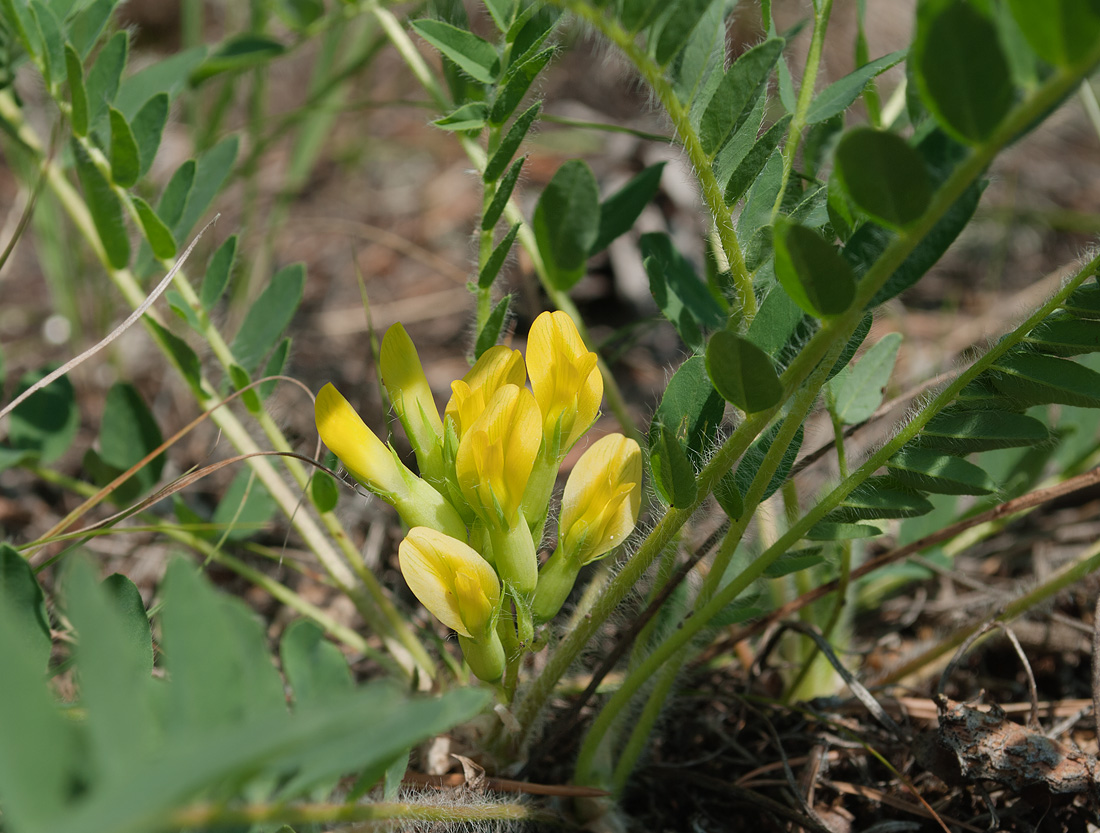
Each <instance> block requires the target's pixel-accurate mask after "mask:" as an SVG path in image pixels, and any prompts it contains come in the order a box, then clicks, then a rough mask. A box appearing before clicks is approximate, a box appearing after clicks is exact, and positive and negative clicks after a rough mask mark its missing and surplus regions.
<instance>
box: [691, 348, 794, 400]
mask: <svg viewBox="0 0 1100 833" xmlns="http://www.w3.org/2000/svg"><path fill="white" fill-rule="evenodd" d="M707 374H708V375H709V376H710V380H711V382H713V383H714V388H715V390H717V391H718V392H719V393H720V394H721V395H722V398H723V399H725V400H726V401H727V402H731V403H732V404H734V405H736V406H737V407H738V408H740V409H741V410H742V411H745V412H746V413H750V414H751V413H756V412H757V411H765V410H767V409H768V408H770V407H772V406H773V405H775V404H776V403H777V402H779V400H780V398H781V397H782V395H783V385H782V384H781V383H780V381H779V376H778V375H777V374H776V372H775V365H774V364H772V360H771V358H769V357H768V354H767V353H765V352H764V351H763V350H761V349H760V348H759V347H757V346H756V345H755V344H753V343H752V342H751V341H749V340H748V339H746V338H742V337H741V336H739V335H736V334H735V333H731V332H729V331H728V330H720V331H719V332H717V333H715V334H714V335H713V336H711V339H710V342H709V343H708V344H707Z"/></svg>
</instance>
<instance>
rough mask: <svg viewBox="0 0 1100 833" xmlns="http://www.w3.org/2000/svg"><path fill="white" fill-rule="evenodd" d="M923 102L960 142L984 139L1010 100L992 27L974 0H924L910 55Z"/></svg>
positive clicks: (1009, 80)
mask: <svg viewBox="0 0 1100 833" xmlns="http://www.w3.org/2000/svg"><path fill="white" fill-rule="evenodd" d="M911 62H912V67H913V69H914V75H915V77H916V82H917V88H918V89H919V91H920V96H921V100H922V101H923V102H924V104H925V106H926V107H927V108H928V109H929V111H931V112H932V114H933V115H935V117H936V120H937V121H938V122H939V123H940V124H941V125H943V127H944V128H945V129H946V130H948V131H949V132H950V133H951V134H952V135H954V136H956V137H957V138H959V139H961V140H962V141H965V142H973V143H977V142H982V141H985V140H986V139H988V138H989V137H990V136H991V135H992V134H993V131H994V130H996V128H997V126H998V125H999V124H1000V123H1001V121H1002V120H1003V119H1004V117H1005V116H1006V115H1007V114H1008V111H1009V109H1010V108H1011V107H1012V103H1013V100H1014V99H1015V95H1016V91H1015V90H1014V89H1013V86H1012V75H1011V73H1010V71H1009V66H1008V62H1007V60H1006V59H1005V56H1004V52H1003V51H1002V49H1001V45H1000V42H999V40H998V37H997V28H996V26H994V24H993V22H992V21H991V20H990V19H989V18H988V17H986V16H985V15H984V14H983V13H982V12H981V11H980V10H979V9H978V7H977V6H976V5H975V4H974V3H970V2H966V0H925V2H923V3H921V4H919V6H918V8H917V35H916V39H915V40H914V42H913V56H912V59H911Z"/></svg>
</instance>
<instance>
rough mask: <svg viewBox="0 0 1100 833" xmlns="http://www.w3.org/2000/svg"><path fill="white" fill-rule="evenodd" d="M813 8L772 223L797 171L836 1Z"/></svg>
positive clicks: (824, 1) (784, 149) (825, 1)
mask: <svg viewBox="0 0 1100 833" xmlns="http://www.w3.org/2000/svg"><path fill="white" fill-rule="evenodd" d="M814 6H815V10H814V31H813V35H811V36H810V51H809V52H808V53H807V54H806V68H805V69H804V70H803V72H802V83H801V84H800V85H799V88H798V101H797V102H796V103H795V108H794V114H793V115H792V117H791V124H790V127H789V128H788V130H787V143H786V144H785V145H783V177H782V179H781V180H780V183H779V193H778V194H777V195H776V198H775V205H774V206H772V221H773V222H774V220H775V217H776V215H777V214H778V213H779V209H780V207H781V206H782V205H783V195H784V194H785V193H786V192H787V183H788V182H790V179H791V171H792V170H794V157H795V154H796V153H798V145H799V142H800V140H801V138H802V131H803V130H804V129H805V127H806V114H807V113H809V112H810V104H812V103H813V100H814V85H815V84H816V83H817V72H818V70H819V69H820V67H821V50H822V48H823V47H824V46H825V30H826V29H828V28H829V16H830V14H832V11H833V0H822V2H821V4H820V5H818V4H817V3H814Z"/></svg>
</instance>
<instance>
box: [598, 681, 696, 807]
mask: <svg viewBox="0 0 1100 833" xmlns="http://www.w3.org/2000/svg"><path fill="white" fill-rule="evenodd" d="M682 667H683V660H680V661H677V662H670V663H668V665H666V666H665V667H664V668H663V669H662V670H661V674H660V676H659V677H658V678H657V683H656V684H655V685H654V686H653V690H652V691H651V692H650V693H649V697H647V698H646V702H645V706H644V707H643V708H642V711H641V713H640V714H638V716H637V717H636V718H635V723H634V728H633V729H631V732H630V737H629V738H628V739H627V742H626V746H624V747H623V751H622V753H621V754H620V755H619V760H618V762H617V763H616V764H615V771H614V772H613V773H612V775H611V790H612V792H613V793H614V795H615V796H621V795H622V792H623V789H624V788H625V787H626V782H627V781H628V780H629V779H630V773H632V772H633V771H634V765H635V764H636V763H637V762H638V758H640V757H641V755H642V753H643V752H644V751H645V748H646V744H647V743H648V742H649V734H650V732H652V731H653V726H654V724H655V723H656V722H657V718H658V717H660V716H661V710H662V709H663V708H664V705H665V703H666V702H667V701H668V696H669V692H670V691H671V690H672V686H673V684H674V683H675V682H676V678H677V677H678V676H679V674H680V669H681V668H682Z"/></svg>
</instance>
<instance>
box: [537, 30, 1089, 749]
mask: <svg viewBox="0 0 1100 833" xmlns="http://www.w3.org/2000/svg"><path fill="white" fill-rule="evenodd" d="M1097 62H1100V43H1098V44H1097V46H1096V47H1095V48H1094V50H1093V52H1092V53H1091V54H1090V55H1089V57H1088V59H1087V60H1085V61H1083V62H1082V63H1081V64H1080V65H1079V66H1078V67H1077V68H1075V69H1074V70H1061V71H1059V72H1057V73H1055V74H1054V75H1052V76H1051V77H1050V78H1049V79H1048V80H1047V83H1046V84H1044V85H1043V86H1042V87H1040V88H1039V89H1038V90H1037V91H1036V93H1035V94H1034V95H1033V96H1031V97H1030V98H1028V99H1027V100H1025V101H1024V102H1022V103H1021V104H1020V105H1019V106H1018V107H1017V108H1016V109H1015V110H1014V111H1013V112H1012V114H1011V115H1010V117H1009V118H1007V119H1006V120H1005V122H1004V123H1003V124H1002V125H1001V126H1000V127H999V128H998V129H997V131H996V132H995V133H994V135H993V136H992V137H990V139H989V140H988V141H987V142H986V143H985V144H984V145H980V146H978V147H977V148H975V149H974V151H973V152H972V153H971V155H970V156H969V157H967V158H966V159H965V160H963V161H962V162H961V163H960V164H959V165H958V167H956V169H955V170H954V171H953V172H952V174H951V175H950V176H949V177H948V179H947V181H946V182H945V183H944V184H943V185H942V186H941V187H940V189H939V190H938V191H937V192H936V194H935V195H934V197H933V199H932V202H931V203H930V205H929V206H928V209H927V210H926V211H925V213H924V215H923V216H922V217H921V218H920V219H918V220H917V221H916V222H915V223H914V224H913V226H912V227H910V229H908V230H907V231H905V232H902V233H900V234H899V235H898V236H897V237H896V238H895V239H894V240H893V241H892V242H891V243H890V245H889V246H887V248H886V250H885V251H884V252H883V254H882V255H881V256H880V257H879V259H878V260H876V261H875V263H874V264H873V265H872V266H871V267H870V269H868V270H867V272H866V274H865V275H864V276H863V279H862V280H861V281H860V284H859V287H858V289H857V292H856V298H855V300H854V302H853V304H852V306H851V308H850V309H849V311H848V312H846V313H844V314H843V315H840V316H837V317H836V318H834V319H832V320H830V321H828V322H826V323H825V324H824V325H823V326H822V328H821V329H820V330H819V331H818V332H817V333H816V334H815V335H814V336H813V337H812V338H811V339H810V341H809V343H808V344H806V346H805V347H804V348H803V349H802V351H801V352H800V353H799V354H798V356H796V357H795V359H794V361H793V362H792V363H791V364H790V366H789V367H788V368H787V370H786V371H784V373H783V375H782V377H781V381H782V383H783V396H782V400H781V402H780V404H778V405H776V406H775V407H774V408H772V409H770V410H768V411H763V412H760V413H757V414H753V415H751V416H749V417H747V418H746V420H745V421H744V422H743V423H742V424H741V426H740V427H739V428H738V429H737V430H736V431H735V432H734V433H733V435H732V436H731V437H730V438H729V439H728V440H726V442H725V443H724V444H723V445H722V447H721V448H719V450H718V452H717V453H716V454H715V456H714V457H713V458H712V460H711V462H710V464H708V465H707V466H706V467H705V468H704V469H703V471H702V472H701V473H700V476H699V494H700V497H699V498H698V499H697V501H696V502H695V503H693V504H692V505H691V506H690V507H686V508H685V509H671V510H669V511H667V512H666V513H665V515H664V516H663V517H662V518H661V519H660V520H659V521H658V523H657V525H656V527H655V528H654V529H653V531H652V532H651V533H650V534H649V536H648V537H647V538H646V539H645V540H644V541H643V542H642V543H641V545H640V546H639V548H638V550H637V551H636V552H635V553H634V554H633V555H632V556H630V558H628V559H627V561H626V562H625V563H624V565H623V569H622V571H621V572H620V573H619V574H618V575H617V576H616V577H615V578H614V579H612V581H611V582H609V584H608V586H607V588H606V590H605V592H604V593H603V595H601V596H600V598H599V599H598V600H597V602H596V604H595V605H594V606H593V608H592V611H591V613H590V615H589V616H588V617H587V618H585V619H584V621H582V622H580V623H578V626H577V628H575V629H574V630H573V631H571V632H570V633H569V634H568V635H567V636H566V637H565V639H563V640H562V642H561V643H560V644H559V645H558V647H557V649H556V650H555V651H554V653H552V654H551V655H550V657H549V658H548V660H547V662H546V665H545V666H544V667H543V670H542V673H541V674H540V675H539V676H538V677H537V678H536V679H535V680H534V682H533V683H532V686H531V688H530V689H529V690H528V691H527V693H526V696H525V697H524V698H523V700H522V702H521V703H520V705H519V707H518V709H517V710H516V716H517V718H518V719H519V721H520V724H521V726H522V728H523V732H524V733H526V732H529V731H530V727H531V725H532V723H533V722H534V720H535V718H536V717H537V716H538V714H539V712H540V711H541V709H542V706H543V705H544V704H545V702H546V699H547V698H548V697H549V696H550V693H551V692H552V691H553V688H554V686H555V685H556V683H557V681H558V680H559V679H560V678H561V676H562V675H563V674H564V673H565V672H566V671H567V670H568V668H569V666H570V665H572V663H573V661H574V660H575V659H576V658H577V657H578V656H579V655H580V653H581V651H582V650H583V649H584V648H585V647H586V645H587V644H588V642H589V640H590V639H591V638H592V636H593V635H594V634H595V633H596V631H597V630H598V629H599V628H600V627H601V626H602V625H603V622H604V621H605V620H606V618H607V617H608V616H609V615H610V614H611V612H612V611H613V610H614V609H615V608H616V607H617V606H618V604H619V603H620V602H621V601H622V600H623V599H624V598H626V596H627V595H628V594H629V593H630V592H631V590H632V588H633V585H634V583H635V582H637V581H638V580H639V579H640V578H641V577H642V575H643V574H644V573H645V571H646V569H648V567H649V565H650V564H651V563H652V561H653V559H654V558H656V556H657V554H658V553H660V551H661V549H662V548H663V547H664V546H665V545H666V544H667V543H668V541H669V540H670V539H671V537H672V536H673V535H674V534H675V533H676V531H677V530H679V528H680V527H681V526H682V525H683V524H684V523H685V522H686V521H687V519H688V518H689V517H690V516H691V514H692V512H694V511H695V510H696V509H697V508H698V506H699V505H700V503H701V502H702V500H703V498H704V497H705V496H706V495H707V494H708V493H709V492H710V490H711V489H713V487H714V485H715V483H716V482H717V480H718V478H719V477H720V476H721V475H722V474H724V473H725V472H726V471H728V470H729V468H730V466H732V464H733V463H734V462H735V461H736V460H737V459H738V458H739V457H740V456H741V454H742V453H744V451H745V449H746V448H748V444H749V442H751V440H752V439H753V438H754V437H755V436H756V435H757V434H758V433H759V432H760V431H761V430H762V429H763V428H764V427H765V426H766V425H767V424H768V423H769V422H770V421H771V418H772V417H773V416H774V415H775V413H777V412H778V410H779V407H780V405H781V404H782V402H785V401H786V400H787V399H788V398H790V397H791V396H792V395H793V394H794V392H795V391H796V390H797V389H798V388H799V387H800V386H801V385H802V383H803V382H804V381H805V380H806V378H807V377H808V376H809V375H810V373H811V372H812V371H813V369H814V367H815V366H816V365H817V363H818V361H819V359H820V357H821V356H823V355H826V354H827V353H828V352H829V350H830V348H832V347H833V346H834V345H836V344H837V343H843V342H844V341H847V339H848V338H850V337H851V334H852V333H853V332H854V331H855V327H856V325H857V323H858V321H859V319H860V318H861V317H862V315H863V310H864V309H865V308H866V307H867V305H868V304H869V303H870V301H871V299H872V298H873V297H874V296H875V294H876V293H877V292H878V291H879V289H880V288H881V287H882V286H883V285H884V284H885V283H886V281H887V279H888V278H889V277H890V276H891V275H892V274H893V273H894V272H895V271H896V270H897V269H898V267H899V266H901V264H902V263H903V262H904V261H905V259H906V258H907V257H908V256H909V254H910V253H911V252H912V251H913V249H915V248H916V246H917V244H918V243H920V241H921V240H923V239H924V237H925V236H926V235H927V234H928V233H929V231H931V229H932V228H933V226H935V224H936V223H937V222H938V221H939V220H940V218H942V217H943V215H944V214H945V213H946V212H947V210H948V209H949V208H950V207H951V206H952V205H954V203H955V201H956V200H957V199H958V198H959V197H960V196H961V195H962V194H963V192H964V191H965V190H966V189H967V188H968V187H969V186H970V184H971V183H972V182H973V181H974V180H975V179H976V178H977V177H978V176H979V175H980V174H981V172H982V171H984V170H985V168H986V167H987V166H988V164H989V163H990V162H991V161H992V159H993V157H994V156H996V154H997V153H998V151H999V150H1000V149H1001V148H1003V147H1004V146H1005V145H1007V144H1008V143H1009V142H1010V141H1012V140H1013V139H1014V138H1015V137H1016V136H1017V134H1018V133H1020V132H1022V131H1024V130H1026V129H1027V127H1028V126H1029V125H1031V124H1032V123H1033V122H1034V121H1035V120H1036V119H1038V118H1040V117H1041V116H1042V115H1043V114H1044V113H1045V112H1047V110H1049V109H1050V108H1052V107H1053V106H1054V105H1055V104H1056V103H1057V102H1058V101H1060V100H1061V99H1062V98H1064V97H1065V96H1066V95H1068V94H1069V93H1070V92H1071V91H1072V90H1073V89H1074V88H1075V87H1076V85H1077V84H1078V83H1079V81H1080V79H1081V77H1082V76H1083V75H1085V74H1086V73H1087V72H1088V71H1089V70H1090V69H1091V67H1093V66H1095V64H1096V63H1097ZM1082 280H1084V277H1083V275H1082V276H1079V277H1078V280H1077V281H1076V283H1079V282H1080V281H1082ZM1059 295H1060V296H1061V298H1064V297H1065V295H1064V294H1062V293H1059ZM1059 300H1060V299H1059ZM1053 308H1054V307H1053V306H1052V305H1044V307H1043V308H1042V310H1041V311H1040V312H1041V313H1042V315H1045V314H1047V313H1048V312H1049V310H1050V309H1053ZM1031 320H1032V319H1029V321H1031ZM1038 320H1040V319H1039V318H1036V319H1034V321H1033V323H1032V326H1034V323H1035V322H1037V321H1038ZM1002 344H1004V343H1002ZM1000 347H1001V345H998V348H997V349H998V350H1000ZM1005 349H1007V347H1006V348H1005ZM997 355H1000V353H999V352H998V353H997ZM990 361H992V359H990ZM986 366H987V363H985V361H984V360H983V361H981V362H979V363H978V364H977V365H975V366H974V368H972V371H974V370H976V371H977V372H980V371H981V370H984V369H985V367H986ZM977 372H974V373H971V372H969V371H968V373H967V374H966V377H967V378H966V381H969V379H970V378H973V376H975V375H977ZM957 389H961V385H959V386H958V388H957ZM955 390H956V387H955V386H954V385H953V386H952V387H951V388H950V389H949V391H950V395H951V396H954V392H955ZM949 398H950V397H948V398H947V399H942V400H941V398H940V397H937V399H936V400H935V402H937V403H939V404H938V408H942V407H943V405H944V404H945V403H946V402H947V401H949ZM931 413H934V411H929V412H926V414H927V416H926V419H925V421H927V419H928V418H931ZM913 425H915V423H913ZM922 425H923V423H921V425H917V426H916V427H913V429H912V433H909V434H908V436H907V437H906V440H907V439H909V438H910V437H911V436H913V435H914V434H915V433H916V431H918V430H919V428H920V427H921V426H922ZM891 446H893V443H891ZM897 447H898V448H900V444H898V445H897ZM890 453H891V454H892V453H893V450H891V452H890ZM888 456H889V455H885V456H881V455H875V458H873V459H874V460H877V462H875V466H874V467H875V468H877V467H878V466H879V465H881V462H882V461H884V460H885V459H886V458H887V457H888ZM873 470H874V469H873V468H872V469H871V471H873ZM867 474H869V472H866V473H864V471H863V469H862V468H861V469H860V471H859V472H857V476H858V478H859V479H858V480H855V479H850V480H849V481H846V482H845V483H844V484H842V485H841V487H838V489H837V490H836V491H834V493H833V494H831V495H829V496H828V497H827V498H826V499H825V501H823V502H822V503H821V504H819V505H818V507H816V508H815V509H813V510H811V512H810V514H808V515H806V516H804V518H803V520H802V521H801V522H799V523H798V524H796V525H795V526H794V527H792V528H791V530H789V531H788V533H787V534H786V535H784V536H783V537H781V538H780V539H779V541H778V542H777V543H776V544H775V545H774V546H773V547H772V548H770V549H769V550H768V551H767V552H766V553H765V555H764V556H762V557H761V558H760V560H758V561H757V562H756V563H754V565H753V567H752V568H751V573H749V572H747V573H745V574H743V577H744V578H745V579H747V581H746V582H745V583H742V582H741V580H738V581H735V582H734V583H733V584H731V585H730V586H729V587H727V588H726V589H725V590H724V591H722V592H721V593H719V594H718V595H717V596H715V597H714V599H712V601H711V602H710V603H709V604H708V605H707V607H706V608H705V609H704V611H699V612H697V613H696V615H695V616H693V617H692V619H690V620H688V622H686V623H685V627H684V628H682V629H681V630H679V631H678V632H677V633H676V634H675V636H674V640H673V641H670V642H666V643H665V645H664V646H662V647H661V649H659V652H658V653H654V654H653V655H651V656H650V658H649V659H648V660H647V661H646V667H647V668H648V672H646V673H645V674H644V676H645V677H648V676H649V674H652V672H653V670H655V669H656V668H658V667H660V665H661V664H662V663H663V661H664V659H667V658H668V657H669V656H671V655H672V653H673V652H674V651H675V650H677V649H678V648H679V647H682V646H683V645H684V644H685V643H686V641H687V640H688V639H690V638H691V636H692V635H693V634H694V633H695V632H696V631H697V630H698V629H699V628H701V627H703V625H704V624H705V623H706V621H707V620H708V619H709V618H711V617H713V616H714V614H715V613H716V612H717V610H720V609H721V607H722V606H724V604H725V603H726V602H728V601H730V600H732V599H734V598H736V597H737V595H738V594H740V593H741V592H742V591H743V590H744V588H745V587H746V586H748V583H751V581H752V580H755V578H756V577H758V576H759V575H760V574H761V573H762V572H763V570H764V568H765V567H766V566H767V565H768V564H770V563H771V562H772V561H774V560H775V559H776V558H778V557H779V555H780V554H782V553H783V552H786V550H787V549H789V548H790V546H791V545H792V544H793V543H795V542H796V541H797V540H799V539H800V538H801V537H802V536H803V535H804V534H805V532H806V531H807V530H808V529H809V528H810V527H811V526H812V525H813V524H814V523H816V522H817V521H818V520H820V518H821V517H823V516H824V515H825V514H826V512H828V511H830V510H831V509H833V508H834V507H835V506H836V505H837V504H838V503H839V502H840V501H841V500H842V499H843V498H844V497H846V496H847V495H848V493H849V492H850V491H851V490H852V489H854V488H855V486H856V484H857V483H858V482H862V480H863V479H865V478H866V477H867ZM704 613H705V614H706V615H704ZM670 646H671V647H670ZM642 670H643V669H639V672H642ZM634 690H636V687H635V689H634ZM632 693H633V691H627V689H625V688H624V689H620V692H619V693H618V694H616V695H615V697H621V698H622V701H625V699H629V697H630V696H631V694H632ZM620 706H621V702H620Z"/></svg>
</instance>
